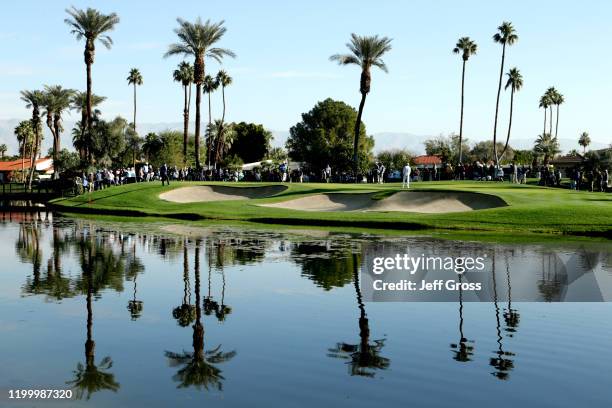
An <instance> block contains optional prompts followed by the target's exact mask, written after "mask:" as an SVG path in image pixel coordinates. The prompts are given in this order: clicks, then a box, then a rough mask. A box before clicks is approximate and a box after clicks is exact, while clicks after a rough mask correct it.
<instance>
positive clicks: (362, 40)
mask: <svg viewBox="0 0 612 408" xmlns="http://www.w3.org/2000/svg"><path fill="white" fill-rule="evenodd" d="M346 46H347V48H348V49H349V51H350V53H348V54H334V55H332V56H331V57H329V59H330V60H331V61H337V62H338V64H340V65H358V66H359V67H361V78H360V81H359V92H361V102H360V103H359V110H358V112H357V120H356V121H355V140H354V143H353V172H354V175H355V182H357V173H358V169H359V133H360V131H361V116H362V115H363V107H364V105H365V101H366V96H367V95H368V93H370V86H371V82H372V75H371V73H370V69H371V68H372V67H377V68H380V69H381V70H382V71H383V72H388V70H387V66H386V65H385V63H384V61H383V60H382V56H383V55H384V54H385V53H387V52H388V51H390V50H391V39H390V38H387V37H379V36H378V35H374V36H360V35H357V34H354V33H353V34H351V41H350V42H349V43H347V44H346Z"/></svg>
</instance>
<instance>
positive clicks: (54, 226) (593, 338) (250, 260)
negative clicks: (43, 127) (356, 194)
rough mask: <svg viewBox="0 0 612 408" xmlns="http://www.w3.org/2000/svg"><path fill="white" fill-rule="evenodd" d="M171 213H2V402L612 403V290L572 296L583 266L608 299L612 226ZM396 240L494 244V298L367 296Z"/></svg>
mask: <svg viewBox="0 0 612 408" xmlns="http://www.w3.org/2000/svg"><path fill="white" fill-rule="evenodd" d="M171 230H172V229H171V228H170V229H165V231H166V232H164V230H163V229H160V228H159V227H158V226H152V225H148V224H147V225H142V226H135V225H134V224H131V225H128V224H110V223H101V222H95V221H89V220H76V219H75V220H73V219H67V218H56V219H52V217H50V216H48V215H45V214H40V215H36V214H35V215H32V214H28V213H20V214H11V215H10V216H9V215H7V214H3V215H2V217H0V259H1V260H2V266H1V267H0V310H1V311H2V313H1V314H0V337H1V338H2V343H1V344H2V346H1V347H0V362H1V363H2V370H0V392H1V396H0V405H1V406H147V407H168V406H173V407H183V406H194V405H195V404H201V405H205V404H208V406H223V407H243V406H282V407H301V406H312V405H315V406H321V407H324V406H347V407H348V406H350V407H371V406H389V407H390V406H417V407H447V406H473V407H490V406H496V407H517V406H523V407H531V406H534V407H535V406H537V407H556V408H559V407H577V406H588V407H610V406H612V393H611V391H610V386H611V385H612V382H611V381H612V347H611V345H612V319H611V318H610V316H611V315H612V304H610V303H606V302H603V301H601V302H562V301H563V300H568V299H571V296H572V293H573V292H575V290H576V288H577V287H578V288H579V287H580V282H583V281H589V279H590V281H593V279H595V280H596V281H597V282H599V286H600V287H601V293H602V297H601V299H602V300H603V299H605V298H606V296H605V295H606V291H609V289H610V288H608V287H606V285H607V284H608V283H607V282H608V281H607V280H606V276H608V277H610V276H612V247H611V245H609V244H607V243H598V244H593V245H590V244H586V243H581V244H561V243H559V244H546V245H544V244H543V245H535V244H529V245H527V244H525V245H522V244H516V245H494V244H487V243H483V244H475V243H470V242H459V241H440V240H437V239H433V238H428V237H377V236H372V235H348V234H340V233H326V232H323V231H284V232H270V231H262V230H247V229H237V228H223V227H211V228H207V229H202V230H199V232H198V233H197V234H195V233H194V230H189V231H188V232H189V235H187V236H180V235H177V234H171V233H169V232H168V231H171ZM175 232H176V231H175ZM389 248H391V249H392V250H391V252H393V248H398V250H399V249H401V248H411V250H414V251H416V252H427V253H430V252H432V251H441V252H444V251H451V252H452V251H459V252H465V251H470V248H471V249H474V248H476V249H477V250H478V251H485V252H487V253H489V254H490V255H491V256H492V257H493V259H495V260H496V262H494V263H495V265H496V266H493V270H492V271H490V272H492V273H493V278H496V280H495V281H494V283H495V285H496V286H495V288H496V291H495V298H494V299H493V301H487V302H467V301H465V302H464V301H461V302H460V299H461V300H463V298H462V297H461V298H460V296H459V295H458V296H457V297H456V298H455V299H445V300H446V301H444V302H430V301H428V302H420V301H411V302H368V301H364V300H366V299H364V296H363V294H362V293H361V290H360V285H359V280H360V275H359V270H360V269H361V268H362V265H363V262H364V259H366V258H368V256H369V255H368V254H371V253H372V252H373V251H374V252H376V251H383V250H385V251H389ZM568 259H573V260H572V262H574V264H576V265H582V266H583V269H582V270H581V271H582V272H581V273H580V276H578V277H576V276H573V277H572V276H569V275H568V274H567V271H566V270H565V269H563V267H561V266H559V265H568ZM491 265H493V263H491ZM585 265H586V266H585ZM564 271H565V272H564ZM525 275H529V277H528V278H525V277H524V276H525ZM521 276H522V277H521ZM515 277H516V279H518V281H515V282H513V279H515ZM576 282H578V283H576ZM514 283H516V285H515V286H513V284H514ZM572 285H573V286H572ZM512 287H516V288H520V287H523V289H521V290H522V293H527V297H528V298H529V299H532V300H539V301H538V302H520V301H514V302H513V301H512V300H513V299H512V293H513V292H512V290H511V288H512ZM572 288H573V289H572ZM517 290H518V289H517ZM466 300H467V299H466ZM519 300H521V299H519ZM11 389H71V390H72V391H73V399H72V401H70V402H66V401H39V402H36V401H32V400H30V401H23V400H22V401H18V400H9V399H8V392H9V390H11ZM37 404H38V405H37Z"/></svg>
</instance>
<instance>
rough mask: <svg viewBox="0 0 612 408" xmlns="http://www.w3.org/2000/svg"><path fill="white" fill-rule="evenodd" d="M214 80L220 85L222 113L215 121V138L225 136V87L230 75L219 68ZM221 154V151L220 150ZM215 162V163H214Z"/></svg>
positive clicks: (229, 82) (228, 83)
mask: <svg viewBox="0 0 612 408" xmlns="http://www.w3.org/2000/svg"><path fill="white" fill-rule="evenodd" d="M216 82H217V83H218V85H217V86H219V85H221V94H222V96H223V113H222V114H221V120H220V121H217V139H219V138H220V137H224V136H226V132H225V87H226V86H230V85H231V84H232V77H230V76H229V75H228V74H227V72H225V71H223V70H220V71H219V72H218V73H217V77H216ZM219 142H220V141H219V140H218V141H217V147H219ZM221 154H223V152H221ZM215 164H216V163H215Z"/></svg>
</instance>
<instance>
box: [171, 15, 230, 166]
mask: <svg viewBox="0 0 612 408" xmlns="http://www.w3.org/2000/svg"><path fill="white" fill-rule="evenodd" d="M176 21H177V22H178V24H179V27H178V28H176V29H175V30H174V32H175V33H176V35H177V36H178V39H179V41H178V42H177V43H174V44H170V46H169V47H168V51H167V52H166V54H164V57H169V56H171V55H184V56H192V57H194V63H193V69H194V75H193V80H194V82H195V84H196V117H195V162H196V168H198V169H199V168H200V102H201V93H202V82H203V80H204V75H205V58H206V57H208V58H212V59H214V60H215V61H217V62H219V63H221V61H222V60H223V57H226V56H227V57H232V58H233V57H235V56H236V55H235V54H234V53H233V52H232V51H230V50H228V49H226V48H219V47H213V45H214V44H215V43H217V42H219V41H220V40H221V38H222V37H223V35H224V34H225V32H226V31H227V29H226V28H225V27H223V24H224V21H223V20H221V21H220V22H218V23H211V22H210V20H206V22H205V23H202V19H201V18H200V17H198V18H197V19H196V21H195V23H190V22H189V21H185V20H183V19H181V18H177V19H176Z"/></svg>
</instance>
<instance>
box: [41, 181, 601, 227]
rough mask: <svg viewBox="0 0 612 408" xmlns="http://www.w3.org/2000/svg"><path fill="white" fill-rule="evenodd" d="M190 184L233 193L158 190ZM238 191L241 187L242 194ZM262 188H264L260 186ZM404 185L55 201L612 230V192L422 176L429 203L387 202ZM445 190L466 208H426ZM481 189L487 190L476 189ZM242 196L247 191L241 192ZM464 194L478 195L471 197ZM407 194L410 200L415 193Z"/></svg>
mask: <svg viewBox="0 0 612 408" xmlns="http://www.w3.org/2000/svg"><path fill="white" fill-rule="evenodd" d="M184 188H189V189H193V188H196V189H204V190H203V191H208V192H209V193H210V192H213V193H215V194H224V195H226V196H229V198H227V199H225V200H222V201H202V202H184V203H179V202H171V201H167V200H164V199H162V198H160V196H161V197H168V196H172V194H180V191H181V190H182V189H184ZM259 189H261V190H259ZM240 191H243V193H242V194H238V193H240ZM257 191H260V193H254V192H257ZM401 191H402V190H401V186H400V185H399V184H382V185H372V184H357V185H354V184H321V183H308V184H299V183H294V184H280V183H241V184H236V183H205V182H177V183H173V184H172V185H171V186H163V187H162V186H161V185H160V184H159V183H137V184H129V185H124V186H118V187H112V188H109V189H105V190H100V191H96V192H93V193H87V194H83V195H81V196H77V197H72V198H66V199H58V200H54V201H53V202H52V205H53V206H54V208H56V209H57V210H59V211H62V212H66V213H90V214H101V215H119V216H121V215H127V216H156V217H165V218H173V219H183V220H193V221H198V220H237V221H248V222H257V223H270V224H286V225H313V226H330V227H331V226H345V227H360V228H382V229H396V230H421V229H438V230H454V231H457V230H460V231H468V232H469V231H471V232H474V233H477V232H478V231H489V232H502V233H505V232H517V233H530V232H536V233H556V234H559V233H562V234H574V235H587V236H603V237H609V236H610V234H611V231H612V223H611V220H612V196H611V195H609V194H602V193H588V192H576V191H570V190H565V189H558V188H546V187H537V186H531V185H516V184H508V183H490V182H422V183H414V184H413V185H412V187H411V189H410V194H412V193H413V192H415V194H416V192H418V193H419V194H424V195H423V197H426V198H429V201H428V202H429V203H430V204H429V205H428V203H427V202H421V203H419V202H417V201H414V202H413V205H414V206H415V209H414V210H413V211H414V212H410V211H409V210H408V211H407V210H401V211H393V209H394V207H396V206H395V205H387V204H385V200H390V201H387V203H389V202H390V203H393V201H394V200H395V201H398V200H400V199H401V197H402V196H401V194H405V193H399V192H401ZM404 191H405V190H404ZM177 192H179V193H177ZM396 193H399V194H396ZM441 193H444V195H443V197H444V200H447V201H448V200H450V198H452V197H455V200H456V201H457V202H458V203H461V204H462V205H463V206H464V209H465V210H466V211H459V212H450V211H448V212H437V213H432V212H430V213H423V212H424V211H425V209H427V208H428V206H429V207H430V208H433V209H435V208H436V206H439V203H437V204H436V203H435V200H434V201H432V200H431V198H432V197H434V196H436V195H437V194H441ZM476 193H477V194H485V196H477V195H476ZM207 194H208V193H207ZM272 194H274V195H273V196H270V197H268V196H269V195H272ZM342 194H346V196H345V197H349V196H352V197H353V199H352V201H351V200H348V201H347V200H346V199H345V200H344V201H345V203H344V204H342V203H340V204H338V203H337V202H336V203H334V202H333V200H329V199H328V201H330V202H331V204H329V206H328V207H326V205H327V204H321V205H320V207H321V208H322V210H320V211H319V210H316V206H317V200H319V201H320V200H321V198H320V197H321V196H322V195H327V197H329V196H332V197H336V198H337V197H339V196H341V195H342ZM236 196H238V197H240V198H241V199H236ZM258 197H262V198H258ZM354 197H359V199H355V198H354ZM394 197H395V198H394ZM466 197H472V198H471V199H470V200H467V201H466ZM473 197H476V198H473ZM217 198H218V197H217ZM460 199H462V200H463V201H461V200H460ZM298 200H299V201H298ZM296 201H298V202H301V203H310V205H311V206H312V207H314V208H315V209H312V210H310V211H303V210H300V209H296V208H283V207H290V206H291V203H292V202H293V203H295V202H296ZM336 201H339V200H337V199H336ZM401 201H402V202H404V203H409V202H410V199H406V200H401ZM355 202H356V203H357V204H354V203H355ZM466 203H467V204H466ZM446 204H447V205H448V203H446ZM338 205H339V206H340V207H341V206H342V205H345V206H346V209H349V210H352V211H338V210H337V209H338V208H334V207H337V206H338ZM304 206H306V204H304ZM351 206H352V207H351ZM418 207H420V208H418ZM442 207H443V206H442ZM488 207H493V208H488ZM437 208H440V207H437ZM363 209H373V210H374V211H362V210H363ZM419 209H421V212H419V211H418V210H419Z"/></svg>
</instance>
